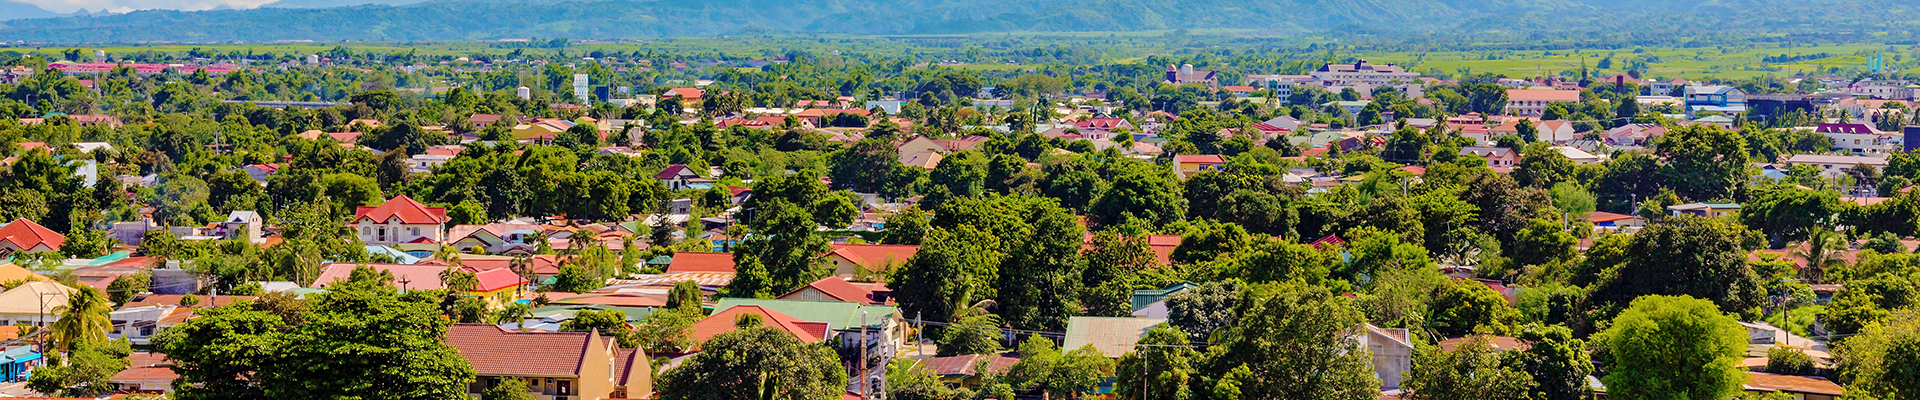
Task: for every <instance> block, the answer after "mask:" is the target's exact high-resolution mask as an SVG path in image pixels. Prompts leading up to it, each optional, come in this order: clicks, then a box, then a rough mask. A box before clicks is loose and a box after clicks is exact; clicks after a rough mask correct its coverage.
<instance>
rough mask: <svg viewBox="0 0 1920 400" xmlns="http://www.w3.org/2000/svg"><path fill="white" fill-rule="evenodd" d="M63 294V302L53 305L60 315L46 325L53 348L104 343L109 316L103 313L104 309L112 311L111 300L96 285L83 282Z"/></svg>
mask: <svg viewBox="0 0 1920 400" xmlns="http://www.w3.org/2000/svg"><path fill="white" fill-rule="evenodd" d="M67 294H68V296H67V304H63V305H60V306H57V307H54V308H53V313H54V314H58V315H59V316H60V319H58V320H55V321H53V326H51V327H49V329H51V332H52V335H53V344H54V348H58V349H60V350H62V351H66V350H71V349H73V348H75V347H95V346H101V345H104V344H106V342H107V331H108V330H110V329H112V328H113V320H111V319H109V318H108V317H107V313H111V312H113V303H112V301H110V300H108V299H107V296H106V294H104V293H100V290H99V289H94V288H91V287H87V286H81V287H79V288H77V289H72V290H71V291H69V292H67Z"/></svg>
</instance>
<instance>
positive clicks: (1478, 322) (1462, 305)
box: [1427, 280, 1520, 337]
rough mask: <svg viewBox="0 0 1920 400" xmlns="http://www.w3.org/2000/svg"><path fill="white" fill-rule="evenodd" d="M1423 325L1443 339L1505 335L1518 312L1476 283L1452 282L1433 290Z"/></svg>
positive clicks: (1518, 315) (1484, 286) (1485, 286)
mask: <svg viewBox="0 0 1920 400" xmlns="http://www.w3.org/2000/svg"><path fill="white" fill-rule="evenodd" d="M1432 304H1433V306H1432V308H1430V311H1429V312H1430V313H1431V315H1430V316H1429V317H1427V322H1428V323H1429V324H1431V327H1432V328H1433V329H1434V330H1436V331H1439V333H1440V334H1441V335H1444V336H1447V337H1455V336H1462V335H1466V334H1470V333H1475V332H1495V333H1505V332H1507V331H1509V330H1511V329H1510V328H1509V326H1511V325H1512V324H1513V323H1514V320H1516V319H1518V318H1519V317H1520V313H1519V311H1517V310H1514V309H1513V307H1510V306H1508V305H1507V299H1506V298H1505V297H1501V296H1500V292H1496V291H1494V290H1493V289H1492V288H1488V287H1487V285H1485V284H1482V283H1480V282H1479V281H1472V280H1455V281H1450V282H1448V284H1446V285H1442V286H1440V287H1439V288H1436V289H1435V290H1434V294H1433V301H1432Z"/></svg>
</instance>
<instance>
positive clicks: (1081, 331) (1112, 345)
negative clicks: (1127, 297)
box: [1060, 317, 1167, 358]
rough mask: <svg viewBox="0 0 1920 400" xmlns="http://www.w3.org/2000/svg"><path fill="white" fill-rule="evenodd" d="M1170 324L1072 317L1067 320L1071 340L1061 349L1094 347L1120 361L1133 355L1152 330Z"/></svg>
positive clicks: (1120, 318)
mask: <svg viewBox="0 0 1920 400" xmlns="http://www.w3.org/2000/svg"><path fill="white" fill-rule="evenodd" d="M1166 322H1167V320H1166V319H1161V318H1128V317H1072V318H1068V319H1067V338H1066V340H1065V343H1064V344H1063V345H1062V346H1061V347H1060V348H1061V349H1064V350H1067V351H1073V350H1079V349H1080V348H1081V347H1086V346H1093V348H1094V350H1099V351H1100V354H1103V355H1106V356H1107V358H1120V356H1122V355H1125V354H1127V353H1131V352H1133V348H1134V345H1136V344H1139V343H1140V338H1143V337H1146V336H1147V331H1148V330H1150V329H1153V327H1154V326H1156V325H1160V324H1164V323H1166Z"/></svg>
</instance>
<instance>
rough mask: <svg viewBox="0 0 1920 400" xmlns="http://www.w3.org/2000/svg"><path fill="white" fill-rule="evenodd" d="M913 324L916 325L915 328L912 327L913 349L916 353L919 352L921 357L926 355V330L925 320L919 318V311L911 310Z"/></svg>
mask: <svg viewBox="0 0 1920 400" xmlns="http://www.w3.org/2000/svg"><path fill="white" fill-rule="evenodd" d="M913 324H914V325H916V326H917V327H916V328H914V329H913V351H914V352H916V353H920V356H921V357H926V356H927V332H926V331H927V322H926V321H924V320H921V319H920V312H919V311H914V312H913Z"/></svg>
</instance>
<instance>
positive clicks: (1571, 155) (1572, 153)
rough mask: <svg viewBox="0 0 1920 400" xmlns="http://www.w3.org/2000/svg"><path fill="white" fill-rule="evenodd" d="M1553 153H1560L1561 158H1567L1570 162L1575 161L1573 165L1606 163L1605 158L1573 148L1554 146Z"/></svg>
mask: <svg viewBox="0 0 1920 400" xmlns="http://www.w3.org/2000/svg"><path fill="white" fill-rule="evenodd" d="M1553 151H1557V152H1560V155H1561V156H1565V157H1567V159H1568V160H1573V163H1574V164H1578V165H1592V164H1599V163H1600V162H1601V161H1606V159H1605V158H1602V157H1600V156H1597V155H1594V154H1593V153H1588V152H1587V151H1586V150H1581V149H1580V148H1578V147H1573V146H1553Z"/></svg>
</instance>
